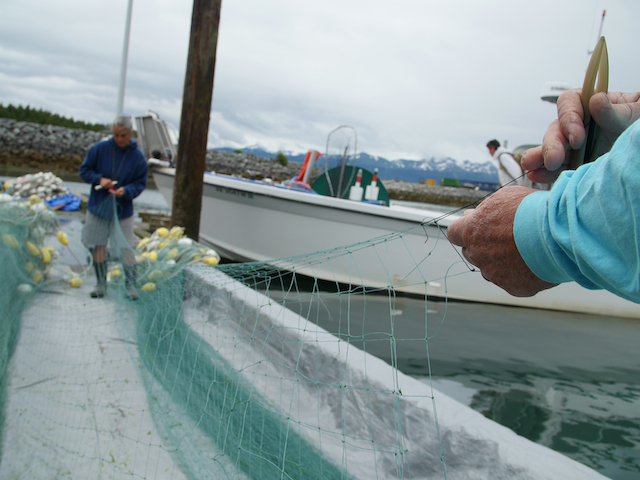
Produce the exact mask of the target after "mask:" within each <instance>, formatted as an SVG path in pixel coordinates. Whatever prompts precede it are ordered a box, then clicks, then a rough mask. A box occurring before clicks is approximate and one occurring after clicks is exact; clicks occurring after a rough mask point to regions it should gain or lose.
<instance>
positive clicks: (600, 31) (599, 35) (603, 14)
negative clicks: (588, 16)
mask: <svg viewBox="0 0 640 480" xmlns="http://www.w3.org/2000/svg"><path fill="white" fill-rule="evenodd" d="M606 14H607V11H606V10H603V11H602V18H601V19H600V29H599V30H598V36H597V37H596V45H597V44H598V41H599V40H600V37H601V36H602V25H603V24H604V16H605V15H606ZM592 53H593V50H589V49H587V54H588V55H591V54H592Z"/></svg>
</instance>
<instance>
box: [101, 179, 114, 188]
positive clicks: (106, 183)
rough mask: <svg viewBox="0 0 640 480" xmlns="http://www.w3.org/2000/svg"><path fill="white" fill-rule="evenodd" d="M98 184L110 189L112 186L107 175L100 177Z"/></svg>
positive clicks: (111, 181)
mask: <svg viewBox="0 0 640 480" xmlns="http://www.w3.org/2000/svg"><path fill="white" fill-rule="evenodd" d="M100 186H101V187H102V188H103V189H105V190H110V189H112V188H113V187H114V184H113V180H111V179H110V178H107V177H102V178H101V179H100Z"/></svg>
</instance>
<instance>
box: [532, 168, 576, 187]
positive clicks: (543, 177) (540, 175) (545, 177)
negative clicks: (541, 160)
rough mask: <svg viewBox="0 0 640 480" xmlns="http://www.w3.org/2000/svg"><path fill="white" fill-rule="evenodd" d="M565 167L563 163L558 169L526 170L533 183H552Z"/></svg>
mask: <svg viewBox="0 0 640 480" xmlns="http://www.w3.org/2000/svg"><path fill="white" fill-rule="evenodd" d="M566 169H567V166H566V165H563V166H562V167H560V168H559V169H558V170H555V171H553V172H551V171H549V170H547V169H546V168H539V169H537V170H530V171H529V172H527V177H528V178H529V180H531V181H532V182H535V183H552V182H555V181H556V180H557V179H558V176H559V175H560V174H561V173H562V172H563V171H565V170H566Z"/></svg>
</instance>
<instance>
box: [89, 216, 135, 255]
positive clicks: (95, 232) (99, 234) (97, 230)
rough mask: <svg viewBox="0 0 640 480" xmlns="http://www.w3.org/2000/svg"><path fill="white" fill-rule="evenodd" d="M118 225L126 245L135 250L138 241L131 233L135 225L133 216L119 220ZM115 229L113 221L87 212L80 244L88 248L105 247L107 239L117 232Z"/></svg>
mask: <svg viewBox="0 0 640 480" xmlns="http://www.w3.org/2000/svg"><path fill="white" fill-rule="evenodd" d="M119 223H120V229H121V230H122V233H123V234H124V237H125V239H126V241H127V243H128V244H129V245H131V247H133V248H135V246H136V245H137V243H138V240H137V238H136V236H135V234H134V233H133V226H134V223H135V219H134V216H133V215H131V216H130V217H128V218H121V219H120V220H119ZM115 227H116V223H115V222H114V220H111V219H104V218H100V217H98V216H96V215H94V214H92V213H91V212H89V211H87V215H86V217H85V220H84V228H83V229H82V243H84V244H85V245H86V246H87V247H88V248H93V247H100V246H103V245H107V243H108V242H109V237H110V236H111V235H114V234H115V233H116V232H117V230H116V228H115Z"/></svg>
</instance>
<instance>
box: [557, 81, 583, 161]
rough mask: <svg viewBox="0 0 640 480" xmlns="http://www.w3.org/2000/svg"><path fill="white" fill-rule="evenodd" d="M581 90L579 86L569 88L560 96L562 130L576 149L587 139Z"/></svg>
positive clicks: (559, 118) (559, 106)
mask: <svg viewBox="0 0 640 480" xmlns="http://www.w3.org/2000/svg"><path fill="white" fill-rule="evenodd" d="M580 91H581V89H578V88H575V89H572V90H567V91H565V92H562V94H561V95H560V97H558V122H559V127H560V132H561V133H562V135H563V136H564V138H565V140H567V141H568V142H569V145H571V148H572V149H574V150H577V149H578V148H580V147H581V146H582V144H583V143H584V140H585V130H584V110H583V108H582V99H581V97H580Z"/></svg>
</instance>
